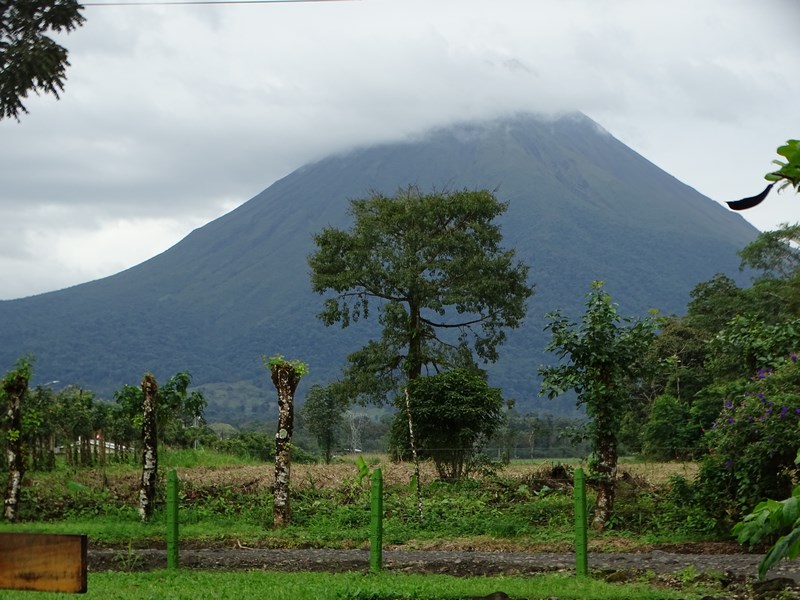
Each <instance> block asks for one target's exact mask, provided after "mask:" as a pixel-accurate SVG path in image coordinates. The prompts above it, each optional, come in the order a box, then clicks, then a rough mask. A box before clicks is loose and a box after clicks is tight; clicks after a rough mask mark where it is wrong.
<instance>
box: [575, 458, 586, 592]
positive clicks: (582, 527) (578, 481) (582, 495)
mask: <svg viewBox="0 0 800 600" xmlns="http://www.w3.org/2000/svg"><path fill="white" fill-rule="evenodd" d="M575 573H576V575H578V576H579V577H585V576H586V575H588V574H589V549H588V540H587V521H586V476H585V475H584V474H583V469H581V468H577V469H575Z"/></svg>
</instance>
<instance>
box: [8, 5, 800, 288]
mask: <svg viewBox="0 0 800 600" xmlns="http://www.w3.org/2000/svg"><path fill="white" fill-rule="evenodd" d="M98 1H100V2H102V1H105V0H98ZM133 1H135V0H133ZM83 14H84V16H85V17H86V23H85V24H84V26H83V27H81V28H79V29H78V30H76V31H74V32H72V33H71V34H69V35H65V36H61V37H59V41H60V42H61V43H62V44H63V45H65V47H66V48H67V49H68V50H69V52H70V57H69V59H70V62H71V64H72V66H71V67H70V68H69V69H68V71H67V77H68V81H67V84H66V89H65V91H64V93H63V95H62V97H61V100H59V101H57V100H55V98H54V97H53V96H49V95H48V96H42V97H36V96H34V97H32V98H29V99H28V101H27V102H26V106H27V108H28V109H29V110H30V114H28V115H24V116H22V117H21V122H19V123H17V122H15V121H13V120H5V121H0V275H2V277H0V299H10V298H17V297H21V296H26V295H31V294H36V293H41V292H45V291H50V290H55V289H60V288H63V287H66V286H69V285H74V284H77V283H82V282H85V281H89V280H92V279H97V278H99V277H103V276H106V275H110V274H113V273H116V272H118V271H121V270H123V269H126V268H128V267H131V266H133V265H135V264H137V263H139V262H142V261H143V260H146V259H148V258H150V257H152V256H154V255H156V254H158V253H160V252H163V251H164V250H166V249H167V248H168V247H170V246H172V245H173V244H175V243H176V242H178V241H179V240H180V239H181V238H182V237H184V236H185V235H186V234H188V233H189V232H190V231H191V230H192V229H194V228H196V227H199V226H201V225H203V224H205V223H207V222H208V221H210V220H212V219H214V218H216V217H218V216H220V215H222V214H224V213H226V212H228V211H229V210H231V209H232V208H234V207H236V206H237V205H239V204H241V203H243V202H245V201H247V200H248V199H249V198H251V197H252V196H254V195H255V194H257V193H258V192H260V191H261V190H262V189H264V188H266V187H268V186H269V185H270V184H271V183H272V182H273V181H275V180H276V179H279V178H281V177H283V176H285V175H287V174H288V173H290V172H291V171H293V170H294V169H296V168H298V167H300V166H302V165H303V164H305V163H307V162H310V161H312V160H316V159H319V158H322V157H324V156H325V155H327V154H329V153H332V152H336V151H339V150H343V149H347V148H349V147H352V146H354V145H362V144H368V143H372V142H380V141H389V140H398V139H402V138H404V137H405V136H408V135H413V134H416V133H419V132H421V131H423V130H425V129H427V128H430V127H433V126H439V125H446V124H449V123H452V122H455V121H463V120H466V119H475V118H487V117H491V116H494V115H498V114H504V113H508V112H513V111H521V110H525V111H534V112H545V113H551V112H560V111H571V110H580V111H582V112H584V113H585V114H587V115H588V116H590V117H591V118H593V119H594V120H595V121H597V122H599V123H600V124H601V125H602V126H603V127H604V128H605V129H607V130H608V131H609V132H610V133H611V134H613V135H614V136H615V137H617V138H618V139H620V140H621V141H622V142H624V143H625V144H627V145H628V146H630V147H631V148H633V149H634V150H636V151H638V152H639V153H641V154H643V155H644V156H645V157H646V158H648V159H649V160H651V161H653V162H654V163H656V164H657V165H658V166H660V167H661V168H663V169H665V170H666V171H668V172H669V173H671V174H673V175H674V176H676V177H677V178H678V179H680V180H682V181H683V182H685V183H687V184H688V185H690V186H692V187H694V188H696V189H697V190H699V191H700V192H701V193H703V194H705V195H707V196H709V197H711V198H713V199H715V200H718V201H722V200H725V199H735V198H738V197H742V196H747V195H752V194H755V193H757V192H759V191H760V190H761V189H762V188H763V186H764V185H765V182H764V180H763V175H764V174H765V173H766V172H767V171H769V170H771V169H772V165H771V161H772V160H773V159H774V158H778V157H777V155H776V154H775V149H776V148H777V146H779V145H781V144H782V143H783V142H784V141H785V140H787V139H789V138H799V137H800V108H799V107H800V77H798V74H800V36H798V30H799V28H800V2H798V1H797V0H761V1H758V2H754V1H751V0H702V1H700V0H685V1H681V0H662V1H659V2H656V1H648V0H628V1H620V0H616V1H611V0H608V1H605V2H601V1H593V0H552V1H545V0H518V1H514V0H483V1H478V0H474V1H473V0H355V1H341V2H339V1H327V2H302V3H300V2H298V3H289V2H282V3H272V4H252V5H249V6H248V5H241V4H231V5H222V6H220V5H214V6H174V5H173V6H87V7H86V8H85V10H84V12H83ZM743 214H744V216H745V217H746V218H747V219H748V220H749V221H750V222H752V223H753V224H754V225H755V226H756V227H758V228H759V229H762V230H764V229H772V228H775V227H776V226H777V225H778V224H780V223H781V222H790V223H794V222H797V221H800V197H795V196H794V195H793V194H792V193H791V192H789V191H788V190H787V191H785V192H783V193H782V194H775V193H774V192H773V194H772V196H771V197H770V198H769V199H768V200H767V201H766V202H765V203H764V204H763V205H762V206H760V207H758V208H755V209H752V210H750V211H748V212H746V213H743Z"/></svg>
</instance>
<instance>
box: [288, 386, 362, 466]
mask: <svg viewBox="0 0 800 600" xmlns="http://www.w3.org/2000/svg"><path fill="white" fill-rule="evenodd" d="M349 403H350V402H349V399H348V398H347V396H346V395H345V394H343V393H342V388H341V386H337V385H335V384H332V385H329V386H327V387H322V386H320V385H313V386H311V389H310V390H309V392H308V396H307V397H306V401H305V404H303V406H302V407H301V408H300V416H301V417H302V419H303V425H304V426H305V428H306V429H308V430H309V431H310V432H311V433H312V434H313V435H314V437H315V438H316V440H317V445H318V446H319V449H320V450H321V451H322V455H323V457H324V458H325V462H326V463H330V462H331V457H332V455H333V449H334V446H335V445H336V443H337V441H338V438H339V437H340V434H341V428H342V425H343V424H344V412H345V410H347V406H348V405H349Z"/></svg>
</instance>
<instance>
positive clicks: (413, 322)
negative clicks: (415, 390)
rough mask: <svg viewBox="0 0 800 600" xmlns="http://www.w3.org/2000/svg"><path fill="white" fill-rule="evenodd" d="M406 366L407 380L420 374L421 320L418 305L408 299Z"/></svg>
mask: <svg viewBox="0 0 800 600" xmlns="http://www.w3.org/2000/svg"><path fill="white" fill-rule="evenodd" d="M408 312H409V315H408V318H409V323H408V327H409V332H408V333H409V336H408V366H407V370H406V376H407V377H408V379H409V380H411V379H416V378H417V377H419V376H420V375H422V320H421V316H420V308H419V305H418V304H417V303H416V302H415V301H413V300H412V301H410V302H409V306H408Z"/></svg>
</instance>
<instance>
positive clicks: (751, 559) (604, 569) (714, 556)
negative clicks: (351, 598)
mask: <svg viewBox="0 0 800 600" xmlns="http://www.w3.org/2000/svg"><path fill="white" fill-rule="evenodd" d="M464 546H465V547H462V548H460V549H456V548H453V547H451V548H448V549H433V545H428V547H427V548H426V549H424V550H420V549H415V550H410V549H385V550H384V552H383V564H384V569H385V570H388V571H396V572H407V573H440V574H448V575H454V576H482V575H534V574H540V573H545V572H565V573H570V572H574V570H575V556H574V554H572V553H570V552H553V551H541V552H519V551H503V550H499V549H494V550H492V551H487V550H482V549H478V548H471V549H466V544H464ZM737 548H738V546H736V545H732V544H719V543H714V544H683V545H668V546H660V547H651V548H640V549H638V551H634V552H593V551H590V553H589V568H590V572H591V574H592V576H595V577H599V578H605V579H607V580H609V581H615V582H620V583H624V582H626V581H631V580H637V581H641V580H643V579H644V580H647V581H650V582H651V583H654V584H657V585H663V586H667V587H671V588H677V589H680V588H681V587H682V586H685V585H687V584H692V583H696V582H697V581H705V582H710V583H713V585H715V586H716V587H717V588H718V589H719V593H717V594H715V595H713V596H709V598H717V599H722V598H729V599H733V598H741V599H745V598H759V599H760V598H770V597H778V596H777V595H776V594H777V593H780V596H779V597H780V598H783V599H791V598H800V560H798V561H784V562H783V563H781V564H780V565H779V566H778V567H777V568H775V569H773V570H772V571H771V572H770V574H769V578H768V579H769V580H770V581H771V583H770V584H769V585H772V586H774V587H777V588H778V590H780V591H779V592H772V591H767V592H764V591H759V590H758V586H759V585H763V584H759V583H757V582H756V581H755V578H754V575H755V574H756V569H757V567H758V563H759V562H760V560H761V558H762V556H763V555H761V554H747V553H741V552H736V549H737ZM369 564H370V555H369V550H366V549H355V550H339V549H297V548H292V549H283V548H253V547H246V546H244V545H242V544H240V543H238V542H234V543H232V544H229V545H219V546H216V547H203V548H198V547H188V548H182V549H181V551H180V565H181V567H182V568H190V569H204V570H215V569H221V570H226V571H231V570H240V569H247V570H253V569H263V570H272V571H328V572H342V571H357V572H367V571H368V570H369ZM165 567H166V550H165V549H164V548H152V547H151V548H134V549H129V548H128V547H124V548H123V547H119V548H114V547H105V548H101V547H97V548H90V550H89V569H90V570H91V571H105V570H135V571H138V570H150V569H163V568H165ZM754 585H755V586H756V587H755V588H754Z"/></svg>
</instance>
